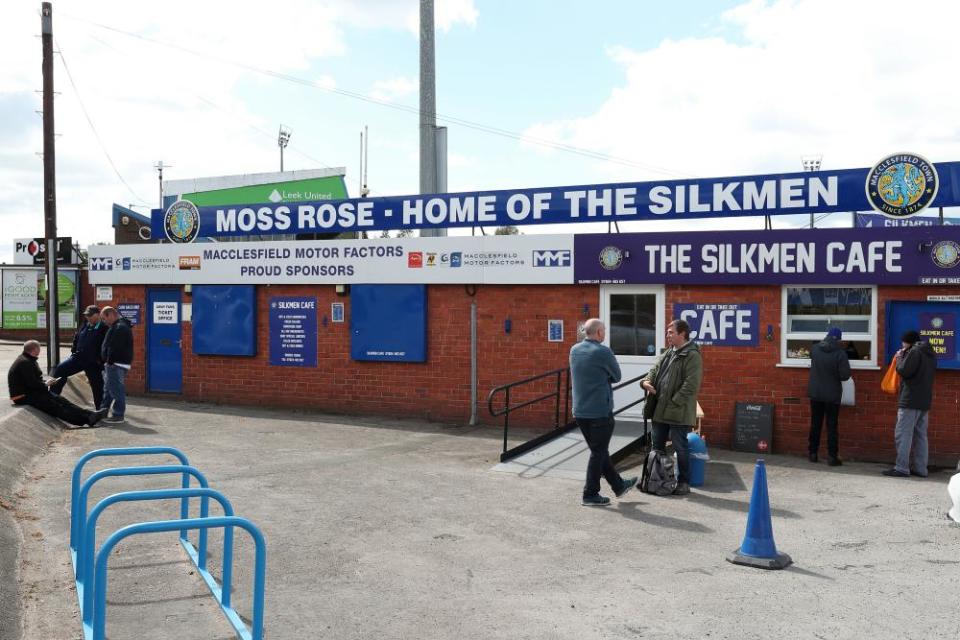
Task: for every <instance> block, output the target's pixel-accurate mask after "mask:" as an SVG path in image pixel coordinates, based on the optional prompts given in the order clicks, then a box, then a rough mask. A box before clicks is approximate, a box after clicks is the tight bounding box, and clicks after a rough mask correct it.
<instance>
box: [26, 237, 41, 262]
mask: <svg viewBox="0 0 960 640" xmlns="http://www.w3.org/2000/svg"><path fill="white" fill-rule="evenodd" d="M27 253H28V254H29V255H30V257H31V258H33V257H36V255H37V254H38V253H40V243H39V242H37V241H36V240H31V241H30V242H28V243H27Z"/></svg>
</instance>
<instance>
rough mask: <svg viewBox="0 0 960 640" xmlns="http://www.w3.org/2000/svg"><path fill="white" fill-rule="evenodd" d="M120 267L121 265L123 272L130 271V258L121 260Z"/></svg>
mask: <svg viewBox="0 0 960 640" xmlns="http://www.w3.org/2000/svg"><path fill="white" fill-rule="evenodd" d="M122 265H123V270H124V271H130V269H131V260H130V258H124V259H123V262H122Z"/></svg>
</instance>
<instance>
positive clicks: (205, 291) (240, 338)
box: [193, 284, 257, 356]
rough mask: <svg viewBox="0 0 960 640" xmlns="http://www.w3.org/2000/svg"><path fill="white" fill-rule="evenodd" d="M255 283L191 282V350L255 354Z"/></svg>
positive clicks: (209, 353) (209, 354)
mask: <svg viewBox="0 0 960 640" xmlns="http://www.w3.org/2000/svg"><path fill="white" fill-rule="evenodd" d="M256 308H257V293H256V287H254V285H250V284H242V285H213V284H205V285H194V286H193V352H194V353H195V354H197V355H207V356H213V355H217V356H254V355H256V354H257V313H256Z"/></svg>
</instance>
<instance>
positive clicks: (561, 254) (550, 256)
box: [533, 249, 573, 267]
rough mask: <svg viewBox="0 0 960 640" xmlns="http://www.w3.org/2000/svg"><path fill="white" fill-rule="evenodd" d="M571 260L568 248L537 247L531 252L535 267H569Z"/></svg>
mask: <svg viewBox="0 0 960 640" xmlns="http://www.w3.org/2000/svg"><path fill="white" fill-rule="evenodd" d="M572 261H573V258H572V256H571V251H570V250H569V249H539V250H536V251H534V252H533V266H535V267H569V266H570V264H571V262H572Z"/></svg>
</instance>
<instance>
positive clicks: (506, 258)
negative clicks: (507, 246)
mask: <svg viewBox="0 0 960 640" xmlns="http://www.w3.org/2000/svg"><path fill="white" fill-rule="evenodd" d="M462 259H463V264H464V265H465V266H468V267H522V266H524V265H525V264H527V261H526V260H525V259H524V258H521V257H520V254H519V253H517V252H515V251H478V252H476V253H473V252H467V253H464V254H463V257H462Z"/></svg>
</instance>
